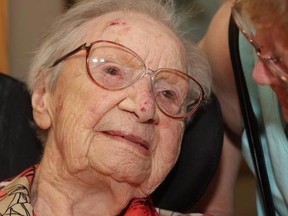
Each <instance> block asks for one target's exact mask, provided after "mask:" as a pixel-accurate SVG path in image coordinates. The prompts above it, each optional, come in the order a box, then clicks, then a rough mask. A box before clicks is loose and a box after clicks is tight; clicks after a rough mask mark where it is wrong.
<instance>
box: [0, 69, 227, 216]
mask: <svg viewBox="0 0 288 216" xmlns="http://www.w3.org/2000/svg"><path fill="white" fill-rule="evenodd" d="M31 111H32V109H31V103H30V95H29V93H28V91H27V89H26V87H25V85H24V84H23V83H22V82H20V81H18V80H16V79H14V78H11V77H9V76H7V75H4V74H1V73H0V181H1V180H3V179H6V178H8V177H12V176H14V175H17V174H18V173H19V172H21V171H22V170H24V169H25V168H27V167H29V166H31V165H32V164H35V163H37V162H39V160H40V157H41V153H42V146H41V144H40V141H39V140H38V139H37V135H36V133H35V130H34V128H33V125H32V112H31ZM222 142H223V124H222V118H221V112H220V108H219V104H218V101H217V99H216V98H215V97H212V99H211V101H210V102H209V103H207V104H205V105H204V106H202V107H201V108H200V110H199V111H198V112H197V114H196V115H195V116H194V117H193V119H190V120H189V121H187V122H186V129H185V134H184V139H183V143H182V150H181V153H180V157H179V160H178V162H177V164H176V166H175V167H174V169H173V170H172V171H171V173H170V174H169V175H168V177H167V178H166V179H165V181H164V182H163V184H161V185H160V186H159V188H158V189H157V190H156V191H155V193H153V194H152V199H153V201H154V203H155V204H156V206H158V207H161V208H165V209H170V210H174V211H178V212H185V211H187V210H189V209H191V208H192V207H193V205H194V204H195V202H197V201H198V200H199V199H200V197H201V196H202V194H203V193H204V192H205V191H206V189H207V187H208V184H209V182H210V180H211V178H212V177H213V175H214V173H215V171H216V168H217V165H218V161H219V158H220V154H221V150H222Z"/></svg>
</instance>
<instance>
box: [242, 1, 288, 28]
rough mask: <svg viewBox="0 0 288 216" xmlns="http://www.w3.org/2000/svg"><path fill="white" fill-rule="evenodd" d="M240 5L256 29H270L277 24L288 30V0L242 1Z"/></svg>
mask: <svg viewBox="0 0 288 216" xmlns="http://www.w3.org/2000/svg"><path fill="white" fill-rule="evenodd" d="M239 3H240V5H241V9H242V10H243V11H245V12H247V14H249V16H250V19H251V21H252V22H253V24H254V25H255V27H256V28H266V27H268V28H269V27H270V26H271V25H272V24H275V23H281V24H283V26H285V27H287V28H288V1H287V0H241V1H240V2H239Z"/></svg>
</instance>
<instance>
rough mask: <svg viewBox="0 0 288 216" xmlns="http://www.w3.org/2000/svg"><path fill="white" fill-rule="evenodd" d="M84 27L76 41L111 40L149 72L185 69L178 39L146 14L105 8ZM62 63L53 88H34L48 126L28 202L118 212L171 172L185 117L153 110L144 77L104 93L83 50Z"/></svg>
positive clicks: (67, 211)
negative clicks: (92, 77)
mask: <svg viewBox="0 0 288 216" xmlns="http://www.w3.org/2000/svg"><path fill="white" fill-rule="evenodd" d="M85 25H86V26H87V29H88V32H85V34H84V33H83V34H84V35H83V39H81V40H82V41H81V43H85V42H92V41H95V40H101V39H103V40H110V41H114V42H117V43H121V44H123V45H125V46H127V47H129V48H130V49H132V50H134V51H135V52H137V53H138V54H139V55H140V57H141V58H142V59H143V60H144V61H145V64H146V65H147V67H149V68H151V69H153V70H155V69H158V68H160V67H161V68H164V67H166V68H175V69H179V70H184V68H185V66H184V65H183V63H182V59H180V58H181V56H182V55H183V53H181V52H182V51H181V50H182V45H181V43H180V41H179V40H178V39H177V38H176V36H175V35H174V34H173V33H172V32H171V31H170V30H169V29H168V28H167V27H165V26H164V25H162V24H159V23H158V22H156V21H154V20H153V19H151V18H150V17H148V16H146V15H143V14H139V13H125V14H124V13H122V12H111V13H108V14H105V15H102V16H100V17H98V18H95V19H94V20H92V21H90V22H89V23H86V24H85ZM63 64H64V65H63V71H62V72H61V75H60V77H59V80H58V81H57V87H56V90H55V92H53V93H51V92H49V91H48V90H47V85H46V83H43V85H40V86H38V87H37V88H36V89H34V91H33V96H32V104H33V109H34V111H33V112H34V118H35V121H36V123H37V125H38V126H39V127H40V128H42V129H48V130H49V135H48V141H47V143H46V147H45V153H44V157H43V160H42V162H41V163H40V166H39V170H38V174H37V176H38V177H37V179H38V181H37V182H38V184H34V185H36V186H34V191H37V196H36V195H35V196H34V198H33V203H34V204H35V206H36V207H35V208H36V210H38V212H41V210H43V209H45V211H46V212H45V214H47V215H49V214H50V215H55V212H56V211H59V209H61V208H62V210H61V211H62V214H61V215H73V214H75V215H89V214H92V213H93V212H98V213H99V214H98V215H117V214H119V212H120V211H121V210H122V209H123V208H124V207H125V206H126V205H127V203H128V202H129V201H130V200H131V198H133V197H144V196H147V195H148V194H150V193H151V192H152V191H153V190H154V189H155V188H156V187H157V186H158V185H159V184H160V182H161V181H162V180H163V178H164V177H165V176H166V175H167V174H168V172H169V171H170V170H171V168H172V167H173V165H174V164H175V162H176V159H177V157H178V154H179V148H180V143H181V138H182V133H183V127H184V124H183V121H180V120H175V119H172V118H170V117H168V116H166V115H164V114H163V113H162V112H161V111H160V110H159V109H158V108H157V106H156V104H155V102H154V100H153V95H152V93H151V81H150V78H149V76H148V75H146V76H145V77H143V78H142V79H141V80H139V81H137V82H136V83H134V84H133V85H132V86H130V87H128V88H126V89H123V90H119V91H109V90H105V89H103V88H101V87H99V86H97V85H95V83H93V82H92V81H91V80H90V79H89V77H88V75H87V73H86V68H85V51H81V52H79V53H77V54H76V55H73V56H71V57H70V58H68V59H66V60H65V61H64V63H63ZM139 143H140V144H139ZM143 146H145V147H143ZM49 192H51V194H50V193H49ZM52 192H53V193H54V194H53V193H52ZM55 195H57V196H56V197H57V199H56V198H55ZM56 200H58V201H61V202H57V201H56ZM60 203H61V204H60ZM87 207H89V208H87ZM107 211H108V212H107ZM39 214H40V213H39ZM41 215H44V213H43V214H42V213H41Z"/></svg>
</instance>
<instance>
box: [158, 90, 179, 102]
mask: <svg viewBox="0 0 288 216" xmlns="http://www.w3.org/2000/svg"><path fill="white" fill-rule="evenodd" d="M161 94H162V95H163V97H165V98H167V99H169V100H174V99H175V98H176V93H175V92H173V91H171V90H164V91H162V92H161Z"/></svg>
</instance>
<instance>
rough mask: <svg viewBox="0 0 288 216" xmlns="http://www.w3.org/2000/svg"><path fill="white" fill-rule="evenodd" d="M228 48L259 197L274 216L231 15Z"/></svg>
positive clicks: (256, 126) (236, 34)
mask: <svg viewBox="0 0 288 216" xmlns="http://www.w3.org/2000/svg"><path fill="white" fill-rule="evenodd" d="M229 50H230V57H231V63H232V67H233V71H234V77H235V81H236V86H237V91H238V96H239V101H240V107H241V112H242V116H243V121H244V126H245V129H246V133H247V138H248V142H249V148H250V152H251V156H252V159H253V163H254V167H255V173H256V177H257V181H258V186H259V189H260V193H261V197H262V200H263V205H264V208H265V211H266V215H268V216H270V215H271V216H274V215H275V210H274V204H273V199H272V194H271V188H270V184H269V179H268V175H267V170H266V165H265V158H264V154H263V150H262V143H261V140H260V137H259V132H258V123H257V120H256V117H255V114H254V112H253V110H252V106H251V102H250V98H249V93H248V89H247V85H246V82H245V77H244V74H243V69H242V65H241V60H240V53H239V30H238V28H237V26H236V25H235V23H234V20H233V18H232V16H231V17H230V23H229Z"/></svg>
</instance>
